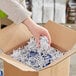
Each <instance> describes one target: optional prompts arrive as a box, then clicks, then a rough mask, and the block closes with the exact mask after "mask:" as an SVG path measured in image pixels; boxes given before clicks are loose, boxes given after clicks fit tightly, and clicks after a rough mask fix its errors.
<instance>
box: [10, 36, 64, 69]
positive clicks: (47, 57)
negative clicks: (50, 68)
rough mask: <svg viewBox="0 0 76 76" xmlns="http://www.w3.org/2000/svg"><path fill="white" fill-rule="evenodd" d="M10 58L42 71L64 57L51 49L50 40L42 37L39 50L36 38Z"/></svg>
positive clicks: (14, 51) (31, 39)
mask: <svg viewBox="0 0 76 76" xmlns="http://www.w3.org/2000/svg"><path fill="white" fill-rule="evenodd" d="M10 56H11V57H13V58H14V59H16V60H18V61H20V62H22V63H24V64H27V65H29V66H30V67H32V68H34V69H36V70H41V69H43V68H44V67H46V66H47V65H49V64H51V63H52V62H53V61H55V60H56V59H58V58H60V57H61V56H63V53H62V52H60V51H59V50H57V49H55V48H53V47H51V46H50V45H49V44H48V39H47V38H46V37H45V36H43V37H40V47H39V48H38V47H37V45H36V41H35V38H30V41H29V42H28V44H27V45H26V46H24V47H22V48H18V49H17V50H13V53H12V54H11V55H10Z"/></svg>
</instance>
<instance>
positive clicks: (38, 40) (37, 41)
mask: <svg viewBox="0 0 76 76" xmlns="http://www.w3.org/2000/svg"><path fill="white" fill-rule="evenodd" d="M35 39H36V44H37V47H38V48H39V47H40V36H38V37H36V38H35Z"/></svg>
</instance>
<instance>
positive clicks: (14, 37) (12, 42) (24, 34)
mask: <svg viewBox="0 0 76 76" xmlns="http://www.w3.org/2000/svg"><path fill="white" fill-rule="evenodd" d="M31 36H32V34H31V33H30V31H29V30H28V29H27V27H26V26H25V25H23V24H20V25H15V24H12V25H10V26H8V27H6V28H4V29H2V30H1V31H0V49H2V50H3V51H4V52H8V51H10V50H12V49H13V48H15V47H17V46H18V45H20V44H22V43H24V42H26V41H27V40H28V39H29V38H30V37H31Z"/></svg>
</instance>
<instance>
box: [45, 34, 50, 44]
mask: <svg viewBox="0 0 76 76" xmlns="http://www.w3.org/2000/svg"><path fill="white" fill-rule="evenodd" d="M46 37H47V38H48V41H49V44H51V37H50V34H49V33H47V34H46Z"/></svg>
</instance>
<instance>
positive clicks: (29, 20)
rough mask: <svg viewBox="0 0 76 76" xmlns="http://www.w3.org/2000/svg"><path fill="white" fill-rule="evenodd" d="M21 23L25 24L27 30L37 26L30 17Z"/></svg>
mask: <svg viewBox="0 0 76 76" xmlns="http://www.w3.org/2000/svg"><path fill="white" fill-rule="evenodd" d="M22 23H23V24H25V25H26V26H27V27H28V28H33V27H35V26H37V24H36V23H35V22H34V21H33V20H32V19H31V18H30V17H28V18H27V19H25V20H24V21H23V22H22Z"/></svg>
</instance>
